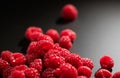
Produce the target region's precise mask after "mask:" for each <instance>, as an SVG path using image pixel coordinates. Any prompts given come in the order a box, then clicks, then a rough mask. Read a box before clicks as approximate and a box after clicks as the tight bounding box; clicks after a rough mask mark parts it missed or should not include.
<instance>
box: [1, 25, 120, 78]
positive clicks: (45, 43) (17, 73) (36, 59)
mask: <svg viewBox="0 0 120 78" xmlns="http://www.w3.org/2000/svg"><path fill="white" fill-rule="evenodd" d="M25 38H26V39H27V40H29V41H30V43H29V46H28V47H27V50H26V54H22V52H11V51H10V50H5V51H2V52H1V54H0V75H1V76H2V77H3V78H91V75H92V69H93V68H94V64H93V61H92V60H91V59H90V58H87V57H84V58H83V57H81V56H80V55H78V54H76V53H72V52H71V51H70V49H71V48H72V45H73V42H74V40H75V39H76V33H75V32H74V31H73V30H71V29H64V30H62V31H61V32H60V34H59V33H58V31H57V30H55V29H48V30H47V32H46V33H43V30H42V29H41V28H40V27H36V26H30V27H28V28H27V29H26V31H25ZM100 65H101V68H100V69H99V70H98V71H97V72H96V73H95V78H120V72H116V73H114V74H113V75H112V73H111V71H110V70H111V69H112V67H113V66H114V61H113V59H112V58H111V57H110V56H108V55H105V56H103V57H101V59H100Z"/></svg>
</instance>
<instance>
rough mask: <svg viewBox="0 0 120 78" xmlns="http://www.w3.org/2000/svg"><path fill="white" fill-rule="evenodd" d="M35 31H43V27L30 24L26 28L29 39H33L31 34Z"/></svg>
mask: <svg viewBox="0 0 120 78" xmlns="http://www.w3.org/2000/svg"><path fill="white" fill-rule="evenodd" d="M35 32H38V33H42V32H43V31H42V29H41V28H40V27H35V26H30V27H28V28H27V29H26V31H25V37H26V38H27V39H28V40H32V37H33V36H31V35H32V34H33V33H35Z"/></svg>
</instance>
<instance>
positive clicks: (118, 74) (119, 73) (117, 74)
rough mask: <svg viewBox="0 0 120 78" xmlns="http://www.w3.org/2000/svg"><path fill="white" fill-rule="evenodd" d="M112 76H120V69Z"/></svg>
mask: <svg viewBox="0 0 120 78" xmlns="http://www.w3.org/2000/svg"><path fill="white" fill-rule="evenodd" d="M112 78H120V71H118V72H115V73H114V74H113V76H112Z"/></svg>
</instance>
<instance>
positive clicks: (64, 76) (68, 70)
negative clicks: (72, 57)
mask: <svg viewBox="0 0 120 78" xmlns="http://www.w3.org/2000/svg"><path fill="white" fill-rule="evenodd" d="M60 70H61V74H60V78H77V76H78V72H77V70H76V68H75V67H74V66H72V65H71V64H69V63H64V64H63V65H61V66H60Z"/></svg>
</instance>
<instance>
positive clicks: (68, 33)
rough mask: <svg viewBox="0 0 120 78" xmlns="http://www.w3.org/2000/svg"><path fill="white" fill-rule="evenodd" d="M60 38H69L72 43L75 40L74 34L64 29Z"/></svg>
mask: <svg viewBox="0 0 120 78" xmlns="http://www.w3.org/2000/svg"><path fill="white" fill-rule="evenodd" d="M62 36H69V37H70V39H71V41H72V42H73V41H74V40H75V39H76V33H75V32H74V31H73V30H71V29H64V30H63V31H62V32H61V33H60V37H62Z"/></svg>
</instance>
